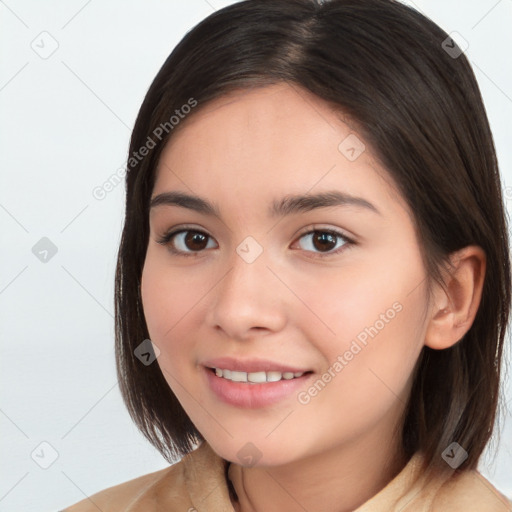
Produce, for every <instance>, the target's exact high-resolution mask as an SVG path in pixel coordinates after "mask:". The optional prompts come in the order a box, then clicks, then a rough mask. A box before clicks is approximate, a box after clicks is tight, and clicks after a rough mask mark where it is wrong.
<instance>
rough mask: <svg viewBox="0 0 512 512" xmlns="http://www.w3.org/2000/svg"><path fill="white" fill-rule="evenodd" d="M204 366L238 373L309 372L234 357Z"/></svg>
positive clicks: (272, 363) (261, 360) (220, 358)
mask: <svg viewBox="0 0 512 512" xmlns="http://www.w3.org/2000/svg"><path fill="white" fill-rule="evenodd" d="M203 365H204V366H206V367H208V368H220V369H223V370H224V369H226V370H234V371H238V372H246V373H250V372H269V371H277V372H281V373H284V372H293V373H298V372H303V373H305V372H308V371H310V370H309V369H304V368H297V367H293V366H288V365H285V364H282V363H277V362H275V361H269V360H268V359H243V360H242V359H234V358H232V357H218V358H215V359H209V360H208V361H205V362H203Z"/></svg>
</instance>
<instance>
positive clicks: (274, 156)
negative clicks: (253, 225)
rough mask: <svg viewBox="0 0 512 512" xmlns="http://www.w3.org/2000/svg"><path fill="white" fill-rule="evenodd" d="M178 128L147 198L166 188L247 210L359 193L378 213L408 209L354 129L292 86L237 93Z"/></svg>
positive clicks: (341, 116) (225, 97)
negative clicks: (294, 196) (315, 195)
mask: <svg viewBox="0 0 512 512" xmlns="http://www.w3.org/2000/svg"><path fill="white" fill-rule="evenodd" d="M196 108H198V107H196ZM183 123H184V124H183V125H182V126H181V127H180V130H179V131H177V132H176V133H175V134H174V135H173V136H172V137H171V139H170V141H169V142H168V144H167V146H166V147H165V148H164V150H163V152H162V155H161V158H160V161H159V165H158V168H157V176H156V182H155V187H154V193H153V196H155V195H156V194H158V193H162V192H165V191H168V190H171V189H180V190H182V191H187V189H189V190H188V192H190V191H191V190H192V191H194V192H195V193H197V194H198V195H201V196H210V195H212V194H213V195H218V194H220V193H221V188H222V193H223V194H225V193H226V192H229V193H231V196H230V197H231V199H232V200H233V199H234V198H233V195H234V194H236V196H237V197H239V198H240V197H242V198H244V200H245V204H246V205H247V206H249V204H248V201H251V202H252V201H256V200H257V198H260V199H261V200H265V201H268V197H269V194H271V193H273V194H271V195H272V196H275V195H276V193H279V192H282V194H277V195H284V194H289V193H302V194H303V193H305V192H307V191H308V190H311V191H312V192H321V191H322V190H324V189H325V190H327V189H329V190H332V189H340V190H343V191H344V192H347V193H352V194H354V195H355V194H357V195H361V192H363V191H364V193H365V195H366V196H367V197H368V196H369V197H373V198H374V199H375V202H376V203H380V204H381V205H382V206H383V208H382V210H385V209H386V208H389V207H390V206H391V205H390V204H388V205H387V206H386V205H385V204H383V203H385V202H388V203H390V202H392V203H395V205H396V204H397V203H399V204H398V205H396V206H399V207H400V208H402V209H406V210H407V207H406V205H405V202H404V201H403V200H402V198H401V197H400V196H399V195H398V193H397V190H396V187H395V186H394V184H393V181H392V179H391V177H390V175H389V174H388V172H387V171H386V170H385V169H383V168H382V167H381V166H380V165H379V164H378V163H377V161H376V159H375V158H374V155H373V153H372V149H371V148H370V147H369V146H368V144H367V143H365V141H364V140H363V138H362V136H361V135H360V134H359V133H358V132H357V130H356V127H355V124H354V123H352V122H351V121H350V120H349V119H348V118H347V117H345V116H343V114H342V113H340V112H339V111H334V110H333V108H332V107H331V106H329V105H328V104H327V103H326V102H325V101H323V100H322V99H320V98H318V97H317V96H315V95H313V94H312V93H310V92H309V91H306V90H304V89H302V88H299V87H298V86H295V85H294V86H291V85H289V84H283V83H281V84H275V85H270V86H265V87H260V88H257V89H247V90H238V91H235V92H232V93H230V94H227V95H225V96H222V97H220V98H217V99H215V100H213V101H211V102H209V103H208V104H206V105H204V106H203V107H201V108H199V110H197V111H195V112H194V113H193V115H191V116H190V117H189V118H188V119H185V121H183ZM347 141H348V142H347ZM350 146H353V147H354V148H355V151H356V153H355V156H356V158H355V159H354V158H353V156H354V152H352V153H350V152H349V153H347V152H346V151H347V149H349V150H350V149H351V148H350ZM359 152H360V154H358V153H359ZM226 199H227V200H228V202H229V198H226ZM372 202H373V201H372ZM225 204H226V203H225ZM226 207H227V204H226ZM221 208H222V201H221Z"/></svg>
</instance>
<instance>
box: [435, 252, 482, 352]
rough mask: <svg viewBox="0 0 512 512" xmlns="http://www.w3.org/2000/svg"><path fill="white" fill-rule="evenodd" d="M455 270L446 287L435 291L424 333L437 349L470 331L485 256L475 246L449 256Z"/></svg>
mask: <svg viewBox="0 0 512 512" xmlns="http://www.w3.org/2000/svg"><path fill="white" fill-rule="evenodd" d="M450 260H451V264H452V269H451V270H450V271H449V272H448V273H447V274H446V278H445V286H444V288H442V287H439V288H438V289H437V290H436V295H437V296H436V301H435V306H433V308H432V311H431V316H430V319H429V323H428V326H427V331H426V333H425V345H426V346H427V347H430V348H432V349H435V350H443V349H445V348H449V347H452V346H453V345H455V344H456V343H457V342H459V341H460V340H461V339H462V338H463V337H464V335H465V334H466V333H467V332H468V331H469V329H470V327H471V325H472V324H473V321H474V319H475V316H476V313H477V311H478V307H479V305H480V300H481V298H482V290H483V284H484V278H485V268H486V256H485V252H484V251H483V249H482V248H481V247H479V246H476V245H471V246H468V247H465V248H463V249H461V250H459V251H457V252H455V253H453V254H452V255H451V257H450Z"/></svg>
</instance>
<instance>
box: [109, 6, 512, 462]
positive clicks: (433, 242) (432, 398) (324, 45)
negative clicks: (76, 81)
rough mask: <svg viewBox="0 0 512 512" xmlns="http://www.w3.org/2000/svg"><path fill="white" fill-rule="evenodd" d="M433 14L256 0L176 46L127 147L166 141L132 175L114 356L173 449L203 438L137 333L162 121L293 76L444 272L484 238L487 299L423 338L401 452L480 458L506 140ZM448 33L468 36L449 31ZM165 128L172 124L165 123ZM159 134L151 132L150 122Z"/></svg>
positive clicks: (495, 347) (504, 236)
mask: <svg viewBox="0 0 512 512" xmlns="http://www.w3.org/2000/svg"><path fill="white" fill-rule="evenodd" d="M447 37H448V35H447V34H446V33H445V32H444V31H443V30H442V29H441V28H439V27H438V26H437V25H436V24H435V23H433V22H432V21H431V20H429V19H428V18H426V17H425V16H423V15H421V14H420V13H418V12H417V11H415V10H414V9H412V8H409V7H407V6H405V5H403V4H401V3H399V2H396V1H394V0H332V1H324V2H321V1H320V0H246V1H243V2H240V3H236V4H234V5H231V6H228V7H226V8H224V9H221V10H219V11H217V12H215V13H213V14H212V15H210V16H208V17H207V18H206V19H205V20H203V21H202V22H200V23H199V24H198V25H197V26H196V27H194V28H193V29H192V30H191V31H190V32H188V33H187V34H186V36H185V37H184V38H183V39H182V40H181V42H180V43H179V44H178V45H177V46H176V47H175V49H174V50H173V51H172V53H171V54H170V55H169V57H168V58H167V60H166V61H165V63H164V64H163V66H162V68H161V69H160V71H159V72H158V74H157V76H156V77H155V79H154V81H153V83H152V84H151V86H150V88H149V90H148V92H147V94H146V97H145V99H144V102H143V103H142V106H141V108H140V111H139V114H138V117H137V120H136V123H135V126H134V129H133V133H132V138H131V144H130V153H129V158H130V157H131V155H133V154H134V153H135V152H137V151H138V150H139V148H141V147H143V146H144V145H147V144H148V140H149V138H151V139H152V140H153V142H156V143H155V144H154V147H152V149H151V150H150V151H149V154H147V156H145V157H144V158H143V159H140V161H139V160H137V161H136V162H135V161H131V160H130V162H131V164H132V163H133V165H131V164H130V169H129V172H128V173H127V176H126V216H125V222H124V229H123V234H122V240H121V244H120V249H119V254H118V261H117V269H116V281H115V322H116V362H117V372H118V379H119V384H120V389H121V392H122V396H123V398H124V401H125V403H126V405H127V407H128V411H129V413H130V415H131V417H132V418H133V420H134V421H135V422H136V424H137V425H138V427H139V428H140V430H141V431H142V432H143V434H144V435H145V436H146V437H147V438H148V439H149V441H150V442H151V443H152V444H153V445H154V446H155V447H156V448H157V449H158V450H159V451H160V452H161V453H162V455H163V456H164V457H165V458H166V459H167V460H168V461H175V460H176V459H178V458H181V457H182V456H183V455H185V454H186V453H188V452H190V450H192V449H193V448H194V445H195V444H196V443H197V442H200V441H202V440H203V439H204V438H203V436H202V435H201V433H200V432H199V431H198V430H197V429H196V428H195V426H194V425H193V423H192V422H191V420H190V418H189V417H188V416H187V414H186V413H185V411H184V410H183V408H182V407H181V405H180V403H179V402H178V400H177V398H176V397H175V395H174V394H173V392H172V390H171V389H170V387H169V385H168V384H167V382H166V380H165V379H164V377H163V375H162V372H161V370H160V368H159V366H158V365H157V364H151V365H148V366H145V365H144V364H141V362H140V361H139V360H138V359H137V358H136V357H135V356H134V350H135V348H136V347H137V346H138V345H139V344H140V343H141V342H142V341H143V340H144V339H147V338H149V335H148V330H147V326H146V323H145V319H144V313H143V306H142V301H141V296H140V281H141V274H142V269H143V265H144V260H145V254H146V250H147V246H148V240H149V201H150V198H151V194H152V190H153V185H154V181H155V169H156V167H157V164H158V161H159V157H160V154H161V152H162V149H163V147H164V146H165V144H166V143H167V142H168V140H169V139H170V138H171V137H172V136H173V134H174V133H176V131H177V130H179V129H182V128H183V126H186V122H187V119H185V120H182V121H180V123H179V124H178V125H177V126H176V127H172V129H171V128H170V127H169V125H167V127H168V130H167V131H166V135H165V137H162V138H161V140H158V139H157V140H156V141H155V140H154V139H155V136H154V134H155V130H157V128H158V127H159V126H162V125H163V124H164V123H166V122H168V121H169V119H170V118H171V116H172V115H173V113H174V112H175V111H176V109H178V110H179V109H180V108H181V107H182V105H185V104H186V103H187V102H189V100H190V98H194V99H195V101H197V104H198V106H197V107H196V108H195V109H194V111H192V112H191V113H190V114H189V118H190V117H191V116H193V115H194V113H195V112H197V111H198V110H199V109H200V108H201V107H202V106H203V105H205V104H206V103H207V102H208V101H210V100H212V99H215V98H218V97H220V96H222V95H225V94H227V93H229V92H230V91H234V90H237V89H244V88H245V89H248V88H252V87H261V86H264V85H268V84H273V83H279V82H287V83H289V84H291V85H293V86H299V87H302V88H304V89H305V90H308V91H310V92H312V93H313V94H315V95H316V96H318V97H319V98H322V99H323V100H325V101H326V102H327V103H328V104H329V105H331V106H332V108H333V109H335V110H336V111H339V112H340V113H344V114H345V115H348V116H349V117H350V118H351V119H354V120H355V121H356V122H357V125H358V128H359V131H360V133H361V135H362V136H363V137H364V140H365V141H366V142H367V143H368V144H370V146H371V147H372V150H373V152H374V153H375V154H376V155H377V157H378V160H379V161H380V163H381V164H382V165H383V166H384V168H385V169H387V171H388V172H389V175H390V176H391V177H392V179H393V181H394V183H395V184H396V186H397V187H398V190H399V191H400V193H401V194H402V196H403V197H404V198H405V200H406V202H407V204H408V206H409V207H410V210H411V211H412V212H413V215H414V219H413V221H414V224H415V228H416V232H417V234H418V239H419V241H420V247H421V251H422V256H423V260H424V264H425V269H426V272H427V275H428V280H427V285H428V293H429V297H430V292H431V291H432V284H433V283H434V282H438V283H440V284H442V282H443V281H442V278H441V272H440V270H441V269H442V268H443V267H444V266H445V264H446V263H447V261H448V259H447V258H448V256H449V255H450V254H451V253H452V252H454V251H457V250H458V249H461V248H463V247H466V246H468V245H473V244H474V245H478V246H480V247H481V248H482V249H483V250H484V251H485V254H486V258H487V265H486V276H485V281H484V285H483V292H482V298H481V303H480V306H479V309H478V312H477V314H476V317H475V319H474V322H473V324H472V326H471V328H470V329H469V330H468V332H467V333H466V335H465V336H464V337H463V338H462V339H461V340H460V341H459V342H458V343H457V344H455V345H454V346H453V347H451V348H449V349H445V350H432V349H430V348H428V347H424V348H423V350H422V353H421V355H420V358H419V360H418V362H417V365H416V367H415V372H414V381H413V386H412V391H411V395H410V398H409V402H408V405H407V407H406V410H405V414H404V418H403V426H402V429H401V432H400V436H401V440H402V446H403V449H404V453H406V454H407V456H408V457H410V456H411V455H412V454H414V453H415V452H416V451H421V452H423V454H424V455H425V459H424V460H425V469H428V470H436V471H442V469H443V467H444V468H446V463H445V462H444V461H442V460H441V454H442V452H443V450H445V448H446V447H447V446H448V445H450V444H451V443H452V442H454V441H455V442H457V443H458V444H459V445H461V446H462V447H463V448H464V449H465V450H466V451H467V452H468V458H467V460H466V461H465V462H464V464H463V466H462V467H461V469H474V468H476V466H477V463H478V460H479V458H480V456H481V454H482V451H483V449H484V448H485V446H486V444H487V442H488V441H489V439H490V436H491V434H492V431H493V427H494V423H495V416H496V410H497V406H498V402H499V401H498V397H499V383H500V371H501V359H502V350H503V343H504V337H505V330H506V327H507V324H508V318H509V312H510V300H511V297H510V293H511V291H510V287H511V275H510V255H509V242H508V231H507V224H506V218H505V212H504V206H503V199H502V192H501V185H500V177H499V171H498V166H497V160H496V154H495V148H494V144H493V138H492V134H491V131H490V128H489V123H488V120H487V116H486V112H485V109H484V106H483V102H482V98H481V95H480V91H479V88H478V85H477V82H476V79H475V76H474V74H473V72H472V70H471V67H470V65H469V63H468V60H467V59H466V57H465V55H464V54H463V53H462V54H461V55H459V56H457V57H455V55H454V53H453V52H452V53H451V54H450V53H449V52H447V51H446V46H445V45H443V42H444V41H446V39H447ZM449 46H450V48H452V47H454V48H456V49H457V46H456V45H453V44H451V43H450V45H449ZM157 133H159V132H157ZM148 137H149V138H148Z"/></svg>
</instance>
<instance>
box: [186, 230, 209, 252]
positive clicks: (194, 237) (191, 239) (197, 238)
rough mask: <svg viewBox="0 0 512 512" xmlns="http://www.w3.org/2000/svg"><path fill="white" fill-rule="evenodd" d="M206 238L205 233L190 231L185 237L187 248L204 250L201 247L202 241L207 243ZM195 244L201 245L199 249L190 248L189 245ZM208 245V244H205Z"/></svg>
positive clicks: (195, 248) (196, 248) (197, 248)
mask: <svg viewBox="0 0 512 512" xmlns="http://www.w3.org/2000/svg"><path fill="white" fill-rule="evenodd" d="M206 238H207V237H206V236H205V235H204V234H203V233H198V232H197V231H189V232H188V233H187V235H186V236H185V244H186V246H187V247H188V248H189V249H191V250H201V249H204V247H203V246H202V245H201V241H202V242H205V241H206ZM190 243H192V244H195V243H199V245H200V246H199V247H189V244H190ZM203 245H206V244H203Z"/></svg>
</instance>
